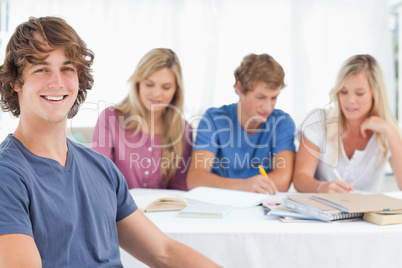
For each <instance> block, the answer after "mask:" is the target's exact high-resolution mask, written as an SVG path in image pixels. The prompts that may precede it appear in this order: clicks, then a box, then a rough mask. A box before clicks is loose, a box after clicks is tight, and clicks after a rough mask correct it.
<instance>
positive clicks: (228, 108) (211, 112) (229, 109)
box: [205, 103, 236, 117]
mask: <svg viewBox="0 0 402 268" xmlns="http://www.w3.org/2000/svg"><path fill="white" fill-rule="evenodd" d="M233 110H236V103H232V104H229V105H223V106H221V107H211V108H208V109H207V111H206V112H205V114H206V115H208V116H212V117H216V116H222V115H228V116H230V115H233Z"/></svg>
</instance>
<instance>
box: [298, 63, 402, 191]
mask: <svg viewBox="0 0 402 268" xmlns="http://www.w3.org/2000/svg"><path fill="white" fill-rule="evenodd" d="M330 97H331V101H332V103H331V104H330V105H328V107H327V108H326V109H320V110H315V111H313V112H312V113H310V114H309V116H308V117H307V118H306V119H305V121H304V123H303V124H302V126H301V127H300V128H299V130H298V136H299V137H300V147H299V151H298V153H297V156H296V164H295V172H294V177H293V183H294V186H295V188H296V190H298V191H300V192H320V193H327V192H330V193H331V192H350V191H352V190H362V191H378V190H379V187H380V185H381V182H382V178H383V175H384V166H385V163H386V161H387V160H389V163H390V165H391V167H392V169H393V172H394V175H395V178H396V180H397V183H398V186H399V188H400V189H402V166H401V165H398V163H397V161H398V160H399V159H401V158H402V140H401V135H400V130H399V128H398V125H397V121H396V119H395V117H394V116H393V114H392V112H391V110H390V108H389V105H388V102H387V96H386V88H385V83H384V78H383V74H382V71H381V69H380V67H379V65H378V63H377V61H376V60H375V59H374V58H373V57H372V56H370V55H355V56H353V57H351V58H349V59H348V60H346V62H345V63H344V65H343V66H342V68H341V69H340V71H339V74H338V77H337V80H336V83H335V87H334V88H333V89H332V90H331V92H330Z"/></svg>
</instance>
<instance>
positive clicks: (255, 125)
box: [187, 54, 295, 194]
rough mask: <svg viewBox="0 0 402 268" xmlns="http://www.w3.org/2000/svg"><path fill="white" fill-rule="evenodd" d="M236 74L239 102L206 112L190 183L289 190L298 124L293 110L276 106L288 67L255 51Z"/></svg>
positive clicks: (265, 191) (188, 178) (194, 185)
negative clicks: (292, 114) (287, 110)
mask: <svg viewBox="0 0 402 268" xmlns="http://www.w3.org/2000/svg"><path fill="white" fill-rule="evenodd" d="M234 75H235V78H236V83H235V86H234V87H235V90H236V93H237V94H238V95H239V102H238V103H234V104H231V105H224V106H222V107H220V108H210V109H208V110H207V111H206V113H205V114H204V116H203V118H202V119H201V121H200V124H199V126H198V130H197V137H196V142H195V146H194V147H193V152H192V156H191V159H192V160H191V164H190V169H189V173H188V175H187V184H188V187H189V189H192V188H194V187H197V186H210V187H217V188H227V189H234V190H243V191H250V192H257V193H270V194H275V193H276V192H277V191H282V192H284V191H287V190H288V189H289V186H290V182H291V177H292V172H293V162H294V154H295V153H294V152H295V146H294V139H293V135H294V131H295V126H294V122H293V120H292V119H291V118H290V116H289V115H288V114H287V113H285V112H283V111H281V110H278V109H275V104H276V100H277V98H278V95H279V93H280V91H281V90H282V88H283V87H284V76H285V74H284V71H283V69H282V67H281V66H280V65H279V64H278V63H277V62H276V61H275V60H274V59H273V58H272V57H271V56H269V55H267V54H261V55H255V54H251V55H248V56H246V57H245V58H244V59H243V62H242V63H241V65H240V66H239V67H238V68H237V69H236V71H235V73H234ZM261 169H263V170H261ZM266 173H268V174H267V176H265V175H266Z"/></svg>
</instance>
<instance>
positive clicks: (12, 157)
mask: <svg viewBox="0 0 402 268" xmlns="http://www.w3.org/2000/svg"><path fill="white" fill-rule="evenodd" d="M27 163H28V161H27V159H26V157H25V156H24V154H23V153H22V151H21V148H20V147H19V146H18V144H17V141H16V140H15V138H13V137H12V135H11V134H10V135H8V136H7V137H6V139H4V141H3V142H2V143H1V144H0V170H1V169H3V170H12V171H14V172H16V173H21V172H23V170H24V168H25V167H26V165H27ZM0 173H1V172H0Z"/></svg>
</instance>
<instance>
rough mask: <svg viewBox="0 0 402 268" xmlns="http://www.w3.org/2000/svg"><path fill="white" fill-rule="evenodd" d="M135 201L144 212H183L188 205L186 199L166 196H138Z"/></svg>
mask: <svg viewBox="0 0 402 268" xmlns="http://www.w3.org/2000/svg"><path fill="white" fill-rule="evenodd" d="M134 201H135V203H136V204H137V206H138V208H139V209H140V210H142V211H143V212H150V211H169V210H181V209H183V208H185V207H187V205H188V203H187V201H186V200H185V199H184V198H180V197H171V196H165V195H144V196H137V197H135V198H134Z"/></svg>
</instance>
